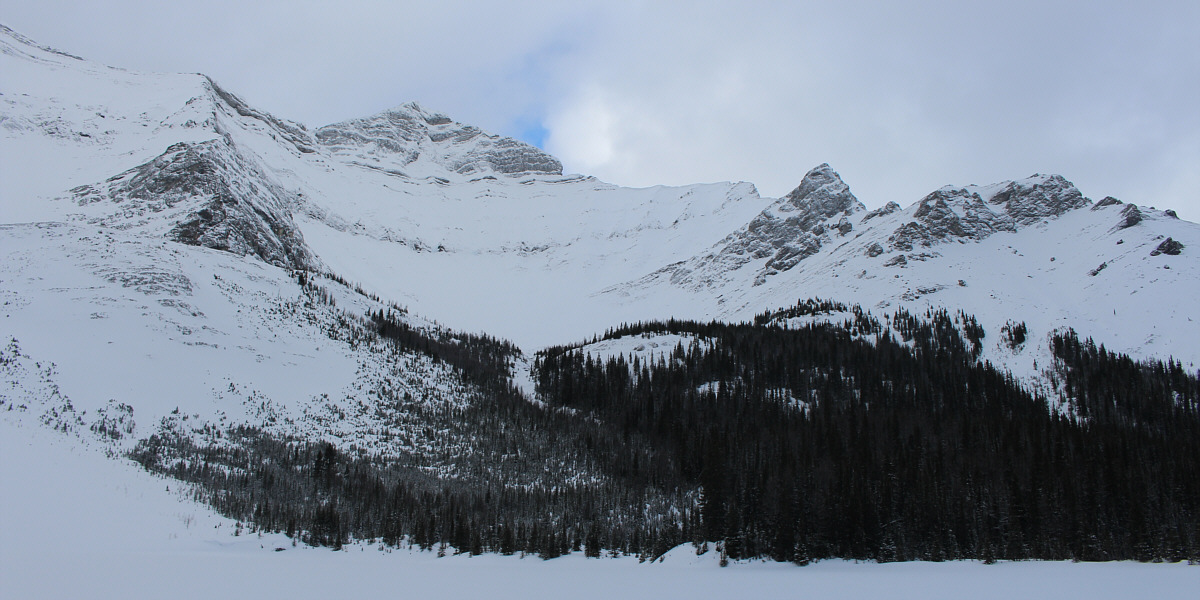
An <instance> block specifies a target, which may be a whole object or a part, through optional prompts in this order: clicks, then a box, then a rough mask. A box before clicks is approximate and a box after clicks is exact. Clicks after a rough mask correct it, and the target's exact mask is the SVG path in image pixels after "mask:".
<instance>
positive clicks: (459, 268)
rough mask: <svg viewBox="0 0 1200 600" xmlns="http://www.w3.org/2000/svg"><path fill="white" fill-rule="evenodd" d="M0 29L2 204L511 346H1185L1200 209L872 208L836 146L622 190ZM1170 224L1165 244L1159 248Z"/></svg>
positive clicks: (962, 195) (934, 203) (1049, 200)
mask: <svg viewBox="0 0 1200 600" xmlns="http://www.w3.org/2000/svg"><path fill="white" fill-rule="evenodd" d="M0 48H3V54H2V59H3V61H4V63H3V66H4V72H5V73H6V77H5V82H4V89H3V96H2V97H0V98H2V99H3V113H2V115H0V119H2V122H0V125H2V128H3V138H2V140H0V144H3V145H2V146H0V148H2V149H3V153H4V161H3V165H0V169H3V170H4V172H3V181H4V202H3V210H4V215H5V216H4V218H3V219H2V220H3V221H5V222H9V223H18V222H44V221H57V222H69V223H71V227H76V228H84V227H87V228H94V231H95V232H97V235H99V234H100V233H101V232H102V233H103V234H104V235H116V234H118V233H119V234H120V235H127V236H132V237H131V238H130V239H135V240H160V241H170V242H177V243H180V244H182V245H184V246H199V247H205V248H211V249H215V250H222V251H225V252H229V253H232V254H235V255H242V256H251V257H255V258H257V259H258V260H260V261H261V262H263V263H266V264H270V265H274V266H276V267H283V268H290V269H308V270H316V271H323V272H329V273H332V274H336V275H337V276H339V277H341V278H343V279H345V280H348V281H350V282H352V283H355V284H358V285H360V286H361V288H362V289H363V290H365V291H367V292H369V293H372V294H374V295H376V296H377V297H379V298H382V299H383V300H384V301H388V302H394V303H397V304H399V305H402V306H404V307H406V308H408V309H410V311H411V312H412V313H414V314H419V315H423V316H425V317H427V318H430V319H436V320H437V321H439V322H442V323H445V324H447V325H449V326H451V327H454V328H456V329H465V330H474V331H486V332H488V333H490V334H493V335H498V336H501V337H505V338H509V339H512V340H514V341H516V342H517V343H518V344H520V345H521V346H522V347H524V348H525V349H526V350H535V349H536V348H538V347H541V346H545V345H548V344H554V343H566V342H570V341H572V340H575V339H581V338H584V337H587V336H590V335H591V334H593V333H595V332H597V331H600V330H603V329H604V328H606V327H609V326H611V325H613V324H616V323H619V322H621V321H632V320H642V319H650V318H663V317H670V316H675V317H686V318H705V319H706V318H722V319H734V320H738V319H745V318H748V317H749V316H751V315H752V314H754V313H756V312H759V311H761V310H763V309H769V308H777V307H781V306H786V305H790V304H791V303H793V302H795V301H796V300H798V299H801V298H807V297H813V296H820V297H829V298H835V299H839V300H845V301H852V302H857V303H861V304H862V305H863V306H866V307H870V308H873V309H876V310H880V311H886V310H890V307H894V306H906V307H909V308H913V309H917V310H923V309H924V308H925V307H927V306H931V305H932V306H946V307H950V308H954V309H963V310H966V311H968V312H971V313H975V314H977V315H978V316H979V317H980V319H981V322H982V323H983V324H984V325H985V327H986V328H987V329H988V330H989V331H996V330H998V329H999V327H1000V326H1002V325H1003V324H1004V323H1006V322H1008V321H1009V320H1024V321H1027V322H1028V324H1029V326H1030V329H1031V334H1032V336H1033V337H1035V338H1038V339H1044V338H1045V336H1046V335H1047V334H1048V333H1049V332H1050V331H1052V330H1054V329H1057V328H1061V327H1074V328H1075V329H1077V330H1078V331H1079V332H1080V333H1081V334H1083V335H1087V336H1093V337H1095V338H1096V339H1097V340H1098V341H1102V342H1104V343H1105V344H1107V345H1108V347H1110V348H1114V349H1118V350H1122V351H1128V352H1131V353H1133V354H1134V355H1135V356H1166V355H1174V356H1176V357H1177V358H1179V359H1181V360H1183V361H1184V362H1185V364H1195V363H1196V362H1197V361H1198V360H1200V344H1196V343H1195V342H1194V341H1193V340H1195V339H1200V322H1197V321H1195V320H1192V317H1193V315H1191V314H1188V313H1189V311H1190V308H1189V307H1188V306H1187V303H1186V302H1174V303H1162V302H1154V301H1151V300H1149V299H1150V298H1155V299H1161V298H1170V297H1178V298H1183V297H1188V296H1190V295H1195V292H1196V291H1197V289H1196V288H1197V287H1198V285H1200V283H1198V282H1200V272H1197V270H1196V269H1197V267H1196V263H1195V261H1192V260H1190V259H1189V258H1188V254H1189V252H1190V250H1189V247H1191V248H1196V247H1200V229H1198V228H1197V226H1196V225H1195V224H1192V223H1188V222H1184V221H1180V220H1178V219H1175V218H1174V215H1173V214H1171V213H1169V212H1161V211H1156V210H1153V209H1147V208H1140V207H1137V206H1134V205H1132V204H1121V203H1119V202H1118V201H1116V200H1112V199H1106V200H1104V201H1102V202H1100V203H1092V202H1091V201H1089V200H1088V199H1086V198H1084V197H1083V196H1082V194H1081V193H1080V192H1079V191H1078V190H1077V189H1076V188H1075V187H1074V186H1073V185H1072V184H1071V183H1070V182H1068V181H1067V180H1066V179H1064V178H1063V177H1061V176H1057V175H1034V176H1032V177H1029V178H1025V179H1021V180H1016V181H1010V182H1002V183H998V184H993V185H987V186H965V187H954V186H948V187H945V188H942V189H940V190H936V191H934V192H933V193H931V194H929V195H928V196H926V197H925V198H923V199H920V200H919V201H918V202H916V203H913V204H911V205H910V206H908V207H907V208H901V206H900V205H899V204H897V203H896V202H888V203H887V204H886V205H884V206H882V207H881V208H878V209H875V210H870V211H869V210H867V208H866V207H865V206H864V205H863V204H862V203H861V202H860V201H859V200H858V199H857V198H856V197H855V196H854V195H853V193H852V192H851V191H850V188H849V187H848V186H847V185H846V183H844V182H843V181H842V180H841V178H840V177H839V176H838V174H837V173H836V172H835V171H834V170H833V169H832V168H831V167H829V166H828V165H821V166H819V167H817V168H815V169H812V170H811V171H809V172H808V173H807V174H806V175H804V176H803V177H802V178H801V181H800V184H799V185H798V187H797V188H796V189H795V190H794V191H792V192H791V193H790V194H788V195H787V196H785V197H784V198H780V199H777V200H776V199H772V198H763V197H760V196H759V194H758V193H757V191H756V190H755V188H754V187H753V186H752V185H750V184H746V183H719V184H701V185H691V186H683V187H664V186H657V187H652V188H640V189H632V188H622V187H619V186H613V185H610V184H606V183H603V182H600V181H597V180H595V179H593V178H590V177H584V176H578V175H565V176H564V175H563V174H562V167H561V164H560V163H559V162H558V161H557V160H556V159H554V158H553V157H551V156H549V155H547V154H545V153H544V152H542V151H540V150H538V149H536V148H533V147H531V146H529V145H527V144H524V143H522V142H519V141H516V140H512V139H510V138H503V137H500V136H496V135H492V134H488V133H486V132H483V131H481V130H480V129H478V128H476V127H473V126H470V125H464V124H461V123H457V122H455V121H453V120H452V119H451V118H450V117H447V116H445V115H442V114H439V113H436V112H432V111H429V110H426V109H424V108H422V107H420V106H419V105H417V104H415V103H410V104H405V105H402V106H399V107H397V108H395V109H392V110H388V111H385V112H382V113H380V114H378V115H374V116H371V117H366V118H363V119H355V120H350V121H346V122H343V123H337V124H333V125H329V126H325V127H322V128H319V129H316V130H315V131H309V130H308V129H307V128H306V127H305V126H303V125H300V124H296V123H292V122H288V121H286V120H283V119H279V118H276V117H274V116H271V115H270V114H269V113H266V112H265V111H262V110H260V109H257V108H254V107H251V106H249V105H247V104H246V103H245V102H244V101H242V100H240V99H239V98H238V97H237V96H235V95H234V94H232V93H230V92H229V91H226V90H224V89H222V88H221V87H220V86H218V85H217V84H216V83H215V82H213V81H212V80H211V79H209V78H207V77H205V76H202V75H159V74H145V73H134V72H129V71H125V70H121V69H115V68H110V67H106V66H102V65H97V64H95V63H91V62H89V61H86V60H83V59H79V58H77V57H74V56H71V55H69V54H66V53H62V52H59V51H55V50H52V49H47V48H43V47H40V46H38V45H37V44H35V43H33V42H32V41H30V40H28V39H26V38H23V37H22V36H20V35H19V34H16V33H14V32H12V31H10V30H7V29H5V30H3V32H2V34H0ZM81 231H82V230H81ZM86 231H93V229H87V230H86ZM80 235H82V234H80ZM1167 238H1171V240H1172V242H1173V243H1174V244H1175V246H1172V248H1175V247H1178V248H1181V249H1182V250H1175V251H1174V252H1176V253H1159V254H1156V255H1154V256H1151V254H1152V253H1153V252H1154V251H1155V249H1157V248H1158V247H1159V246H1160V245H1162V244H1164V243H1165V242H1166V239H1167ZM179 248H182V247H179ZM1101 265H1103V267H1101ZM9 292H10V293H16V292H17V291H16V290H11V289H10V290H9ZM1043 345H1044V344H1043ZM992 358H993V359H995V360H997V361H999V362H1001V363H1004V364H1007V363H1008V362H1010V360H1011V359H1010V358H1009V357H1004V356H994V357H992ZM1014 367H1016V365H1014ZM1020 370H1021V371H1024V370H1025V369H1023V368H1022V369H1020Z"/></svg>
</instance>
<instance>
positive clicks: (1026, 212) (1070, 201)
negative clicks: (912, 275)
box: [888, 175, 1088, 251]
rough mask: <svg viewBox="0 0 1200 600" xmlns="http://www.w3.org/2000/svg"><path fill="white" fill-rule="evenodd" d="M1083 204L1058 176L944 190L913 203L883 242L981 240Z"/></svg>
mask: <svg viewBox="0 0 1200 600" xmlns="http://www.w3.org/2000/svg"><path fill="white" fill-rule="evenodd" d="M1087 203H1088V200H1087V198H1084V197H1083V195H1082V194H1081V193H1080V192H1079V190H1078V189H1076V188H1075V186H1074V185H1073V184H1072V183H1071V182H1069V181H1067V180H1066V179H1064V178H1062V177H1061V176H1059V175H1034V176H1032V177H1029V178H1027V179H1023V180H1020V181H1006V182H1003V183H999V184H995V185H990V186H984V187H979V186H967V187H963V188H954V187H945V188H942V189H940V190H937V191H935V192H933V193H932V194H929V195H928V196H926V197H925V198H923V199H922V200H921V201H920V202H919V203H917V208H916V210H915V211H914V212H913V214H912V217H913V218H912V220H911V221H909V222H907V223H904V224H903V225H901V226H900V227H898V228H897V229H896V230H895V231H894V232H893V233H892V235H891V236H890V237H889V238H888V242H889V243H890V244H891V246H892V247H893V248H895V249H897V250H903V251H909V250H912V249H913V248H914V247H916V246H926V247H928V246H932V245H934V244H938V243H944V242H949V241H964V240H981V239H983V238H986V237H988V236H990V235H992V234H994V233H996V232H1000V231H1016V230H1017V229H1018V228H1021V227H1025V226H1028V225H1032V224H1034V223H1037V222H1039V221H1042V220H1045V219H1049V218H1053V217H1057V216H1059V215H1061V214H1063V213H1064V212H1067V211H1068V210H1073V209H1076V208H1079V207H1082V206H1085V205H1086V204H1087Z"/></svg>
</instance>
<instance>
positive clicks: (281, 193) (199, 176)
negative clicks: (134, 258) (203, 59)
mask: <svg viewBox="0 0 1200 600" xmlns="http://www.w3.org/2000/svg"><path fill="white" fill-rule="evenodd" d="M72 193H73V194H74V197H75V200H76V202H78V203H79V204H80V205H81V206H88V205H93V204H97V203H103V205H104V206H101V207H91V208H92V209H93V211H90V212H93V213H95V212H99V213H101V214H102V216H98V217H93V218H92V221H94V222H98V223H100V224H103V225H105V226H109V227H114V228H118V229H144V230H150V231H154V232H158V233H162V234H164V235H166V236H167V237H169V238H170V239H173V240H175V241H178V242H182V243H185V244H190V245H193V246H204V247H206V248H213V249H216V250H224V251H227V252H232V253H234V254H240V255H253V256H256V257H258V258H259V259H261V260H263V261H264V262H267V263H270V264H273V265H277V266H280V267H287V268H311V267H313V266H314V262H315V260H314V258H313V255H312V253H311V251H310V250H309V249H308V247H307V245H305V243H304V238H303V236H302V235H301V234H300V231H299V229H297V227H296V225H295V223H294V222H293V220H292V212H291V211H292V207H293V206H294V204H295V202H296V198H294V194H292V193H289V192H287V191H286V190H284V189H283V188H282V187H281V186H280V185H278V184H277V183H275V182H274V181H273V180H271V178H269V177H268V176H267V175H266V174H265V173H264V171H263V170H262V169H261V168H259V167H258V165H257V164H255V162H254V161H253V160H251V159H248V158H246V157H244V156H242V155H241V154H240V153H239V152H238V151H237V149H236V147H234V145H233V144H232V143H231V142H229V141H228V140H226V139H216V140H210V141H207V142H202V143H179V144H175V145H173V146H171V147H170V148H167V151H166V152H164V153H163V154H161V155H159V156H158V157H157V158H155V159H154V160H152V161H150V162H148V163H145V164H143V165H140V166H138V167H135V168H133V169H130V170H129V171H126V172H124V173H121V174H120V175H117V176H116V177H113V178H111V179H109V180H108V181H106V182H105V183H103V184H98V185H90V186H81V187H78V188H75V189H74V190H72ZM108 208H111V210H106V209H108ZM96 209H98V210H96ZM163 228H168V229H166V230H165V231H155V230H161V229H163Z"/></svg>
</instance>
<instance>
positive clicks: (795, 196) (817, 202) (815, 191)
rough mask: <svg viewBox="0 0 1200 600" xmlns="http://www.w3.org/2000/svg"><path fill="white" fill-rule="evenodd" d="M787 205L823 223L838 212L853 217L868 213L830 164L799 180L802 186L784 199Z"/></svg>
mask: <svg viewBox="0 0 1200 600" xmlns="http://www.w3.org/2000/svg"><path fill="white" fill-rule="evenodd" d="M783 199H784V200H785V201H786V202H787V203H788V204H790V205H791V206H792V207H794V208H795V209H798V210H802V211H804V212H805V213H807V214H809V215H811V218H812V220H813V221H814V222H815V221H818V220H824V219H828V218H829V217H832V216H834V215H836V214H838V213H844V214H847V215H849V214H852V213H855V212H858V211H860V210H866V207H865V206H863V204H862V203H861V202H859V201H858V198H856V197H855V196H854V194H852V193H851V192H850V186H848V185H846V183H845V182H844V181H842V177H841V175H838V173H837V171H834V170H833V168H832V167H830V166H829V163H821V164H819V165H817V166H816V167H813V168H812V169H811V170H810V171H809V172H808V173H806V174H805V175H804V179H802V180H800V185H798V186H796V189H794V190H792V191H791V192H789V193H788V195H787V196H784V198H783Z"/></svg>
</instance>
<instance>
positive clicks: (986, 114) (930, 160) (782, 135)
mask: <svg viewBox="0 0 1200 600" xmlns="http://www.w3.org/2000/svg"><path fill="white" fill-rule="evenodd" d="M0 22H2V23H4V24H6V25H8V26H9V27H12V28H13V29H15V30H17V31H19V32H21V33H23V34H25V35H27V36H30V37H32V38H34V39H36V40H38V41H39V42H41V43H43V44H47V45H51V46H54V47H57V48H60V49H63V50H66V51H68V52H72V53H75V54H80V55H82V56H85V57H87V58H90V59H93V60H97V61H100V62H104V63H107V64H111V65H114V66H122V67H126V68H130V69H137V70H152V71H188V72H203V73H206V74H208V75H210V76H212V77H213V78H214V79H216V80H217V81H219V82H220V83H221V84H222V85H223V86H225V87H227V88H229V89H231V90H233V91H234V92H236V93H238V94H240V95H242V96H243V97H244V98H245V99H247V100H248V101H250V102H251V103H252V104H255V105H256V106H258V107H260V108H263V109H265V110H267V111H270V112H272V113H274V114H276V115H277V116H281V117H285V118H289V119H293V120H296V121H300V122H302V123H305V124H307V125H309V126H319V125H323V124H326V123H330V122H334V121H338V120H342V119H347V118H352V117H357V116H366V115H369V114H373V113H376V112H379V111H381V110H383V109H386V108H389V107H391V106H395V105H398V104H401V103H404V102H407V101H410V100H417V101H419V102H421V103H422V104H423V105H425V106H426V107H428V108H431V109H435V110H439V111H442V112H445V113H447V114H449V115H450V116H452V117H454V118H455V119H457V120H460V121H463V122H468V123H472V124H475V125H479V126H480V127H483V128H484V129H487V130H491V131H495V132H498V133H504V134H508V135H514V136H517V137H520V138H522V139H525V140H526V141H530V142H533V143H537V144H540V145H542V146H543V147H544V148H545V149H547V150H548V151H550V152H551V153H553V154H555V155H556V156H558V157H559V158H560V159H562V160H563V162H564V164H565V165H566V168H567V170H568V171H573V172H582V173H587V174H592V175H596V176H598V177H600V178H601V179H604V180H607V181H612V182H614V183H620V184H626V185H639V186H641V185H653V184H659V183H662V184H683V183H693V182H701V181H721V180H742V181H751V182H754V183H755V184H757V185H758V187H759V189H760V191H761V192H762V193H763V194H764V195H768V196H779V195H782V194H785V193H787V192H788V191H789V190H791V189H792V188H793V187H794V186H795V185H796V184H797V183H799V181H800V178H801V177H803V175H804V173H805V172H806V171H807V170H808V169H810V168H812V167H813V166H815V165H817V164H819V163H822V162H829V163H830V164H831V165H833V167H834V168H835V169H836V170H838V171H839V172H840V173H841V174H842V176H843V178H844V179H845V180H846V182H847V183H848V184H849V185H850V187H851V189H852V190H853V191H854V192H855V193H856V194H857V195H858V196H859V198H860V199H861V200H863V202H864V203H865V204H867V205H868V206H870V207H876V206H880V205H882V204H884V203H885V202H887V201H889V200H894V201H896V202H898V203H900V204H902V205H907V204H909V203H912V202H914V201H916V200H918V199H920V198H921V197H922V196H923V195H924V194H926V193H928V192H930V191H932V190H934V189H936V188H938V187H940V186H942V185H945V184H956V185H958V184H968V183H991V182H994V181H1000V180H1004V179H1013V178H1018V177H1024V176H1027V175H1030V174H1033V173H1035V172H1043V173H1060V174H1062V175H1064V176H1066V177H1067V178H1068V179H1071V180H1072V181H1074V182H1075V183H1076V184H1077V185H1078V186H1079V187H1080V189H1081V190H1082V191H1083V193H1084V194H1085V195H1088V196H1090V197H1092V198H1094V199H1099V198H1102V197H1104V196H1105V195H1113V196H1116V197H1118V198H1121V199H1122V200H1126V201H1130V202H1135V203H1138V204H1144V205H1153V206H1157V207H1159V208H1174V209H1176V210H1178V211H1179V213H1180V214H1181V216H1183V217H1184V218H1188V219H1190V220H1200V110H1198V109H1197V106H1200V41H1198V40H1200V2H1196V1H1195V0H1185V1H1177V2H1154V1H1147V2H1141V3H1132V2H1097V1H1092V2H1053V1H1040V2H1020V1H1011V0H1010V1H1006V2H994V1H993V2H981V3H968V2H919V1H910V2H853V1H841V2H829V1H827V0H826V1H822V2H738V3H731V2H730V3H715V2H714V3H698V2H616V1H614V0H608V1H604V2H582V1H580V2H533V1H515V2H486V3H485V2H450V1H442V2H352V1H346V2H339V3H326V2H313V3H306V2H295V1H290V2H227V1H224V0H207V1H205V2H186V3H172V2H161V1H160V2H132V1H130V2H120V1H110V2H58V1H53V0H39V1H37V2H30V1H28V0H0ZM2 77H3V75H2V74H0V87H2V85H3V79H2Z"/></svg>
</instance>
